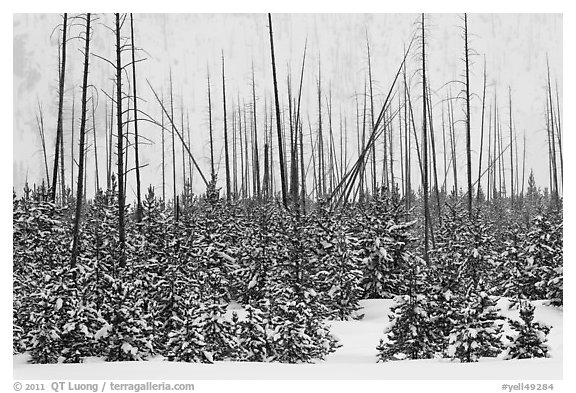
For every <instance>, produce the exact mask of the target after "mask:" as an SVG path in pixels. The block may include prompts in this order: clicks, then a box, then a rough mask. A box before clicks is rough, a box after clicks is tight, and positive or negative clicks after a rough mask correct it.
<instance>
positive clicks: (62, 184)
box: [60, 126, 72, 204]
mask: <svg viewBox="0 0 576 393" xmlns="http://www.w3.org/2000/svg"><path fill="white" fill-rule="evenodd" d="M62 128H64V126H62ZM61 132H62V136H61V137H60V199H61V202H62V204H64V202H65V200H64V196H65V195H66V177H65V173H66V172H65V171H64V129H62V130H61ZM70 181H72V178H70Z"/></svg>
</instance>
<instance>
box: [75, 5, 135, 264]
mask: <svg viewBox="0 0 576 393" xmlns="http://www.w3.org/2000/svg"><path fill="white" fill-rule="evenodd" d="M115 15H116V109H117V113H116V116H117V118H116V123H117V124H116V126H117V127H118V132H117V133H118V135H117V137H118V143H117V146H118V232H119V237H120V267H121V268H124V267H125V266H126V253H125V252H126V228H125V224H124V198H125V195H124V135H123V133H122V59H121V48H122V47H121V43H120V14H115ZM79 178H80V177H79ZM79 183H80V182H79Z"/></svg>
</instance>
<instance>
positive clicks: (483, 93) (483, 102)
mask: <svg viewBox="0 0 576 393" xmlns="http://www.w3.org/2000/svg"><path fill="white" fill-rule="evenodd" d="M485 103H486V56H484V83H483V87H482V119H481V123H480V158H479V159H478V191H476V198H477V199H478V200H480V189H481V186H480V178H481V174H482V151H483V147H484V108H485ZM488 149H490V148H488Z"/></svg>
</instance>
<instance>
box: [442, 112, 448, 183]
mask: <svg viewBox="0 0 576 393" xmlns="http://www.w3.org/2000/svg"><path fill="white" fill-rule="evenodd" d="M442 156H443V158H444V167H443V168H444V180H443V182H442V189H443V192H446V181H447V179H448V170H449V168H448V159H447V158H446V125H445V120H444V102H442Z"/></svg>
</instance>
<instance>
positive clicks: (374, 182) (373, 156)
mask: <svg viewBox="0 0 576 393" xmlns="http://www.w3.org/2000/svg"><path fill="white" fill-rule="evenodd" d="M366 49H367V52H368V85H369V88H370V121H371V125H372V127H370V130H371V131H372V133H373V132H375V130H374V92H373V90H372V64H371V58H370V41H369V40H368V32H367V31H366ZM384 123H386V122H384ZM383 140H384V179H385V180H384V185H383V186H384V189H385V190H387V189H388V176H387V170H386V132H384V137H383ZM371 153H372V194H375V193H376V144H375V143H374V144H372V149H371Z"/></svg>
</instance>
